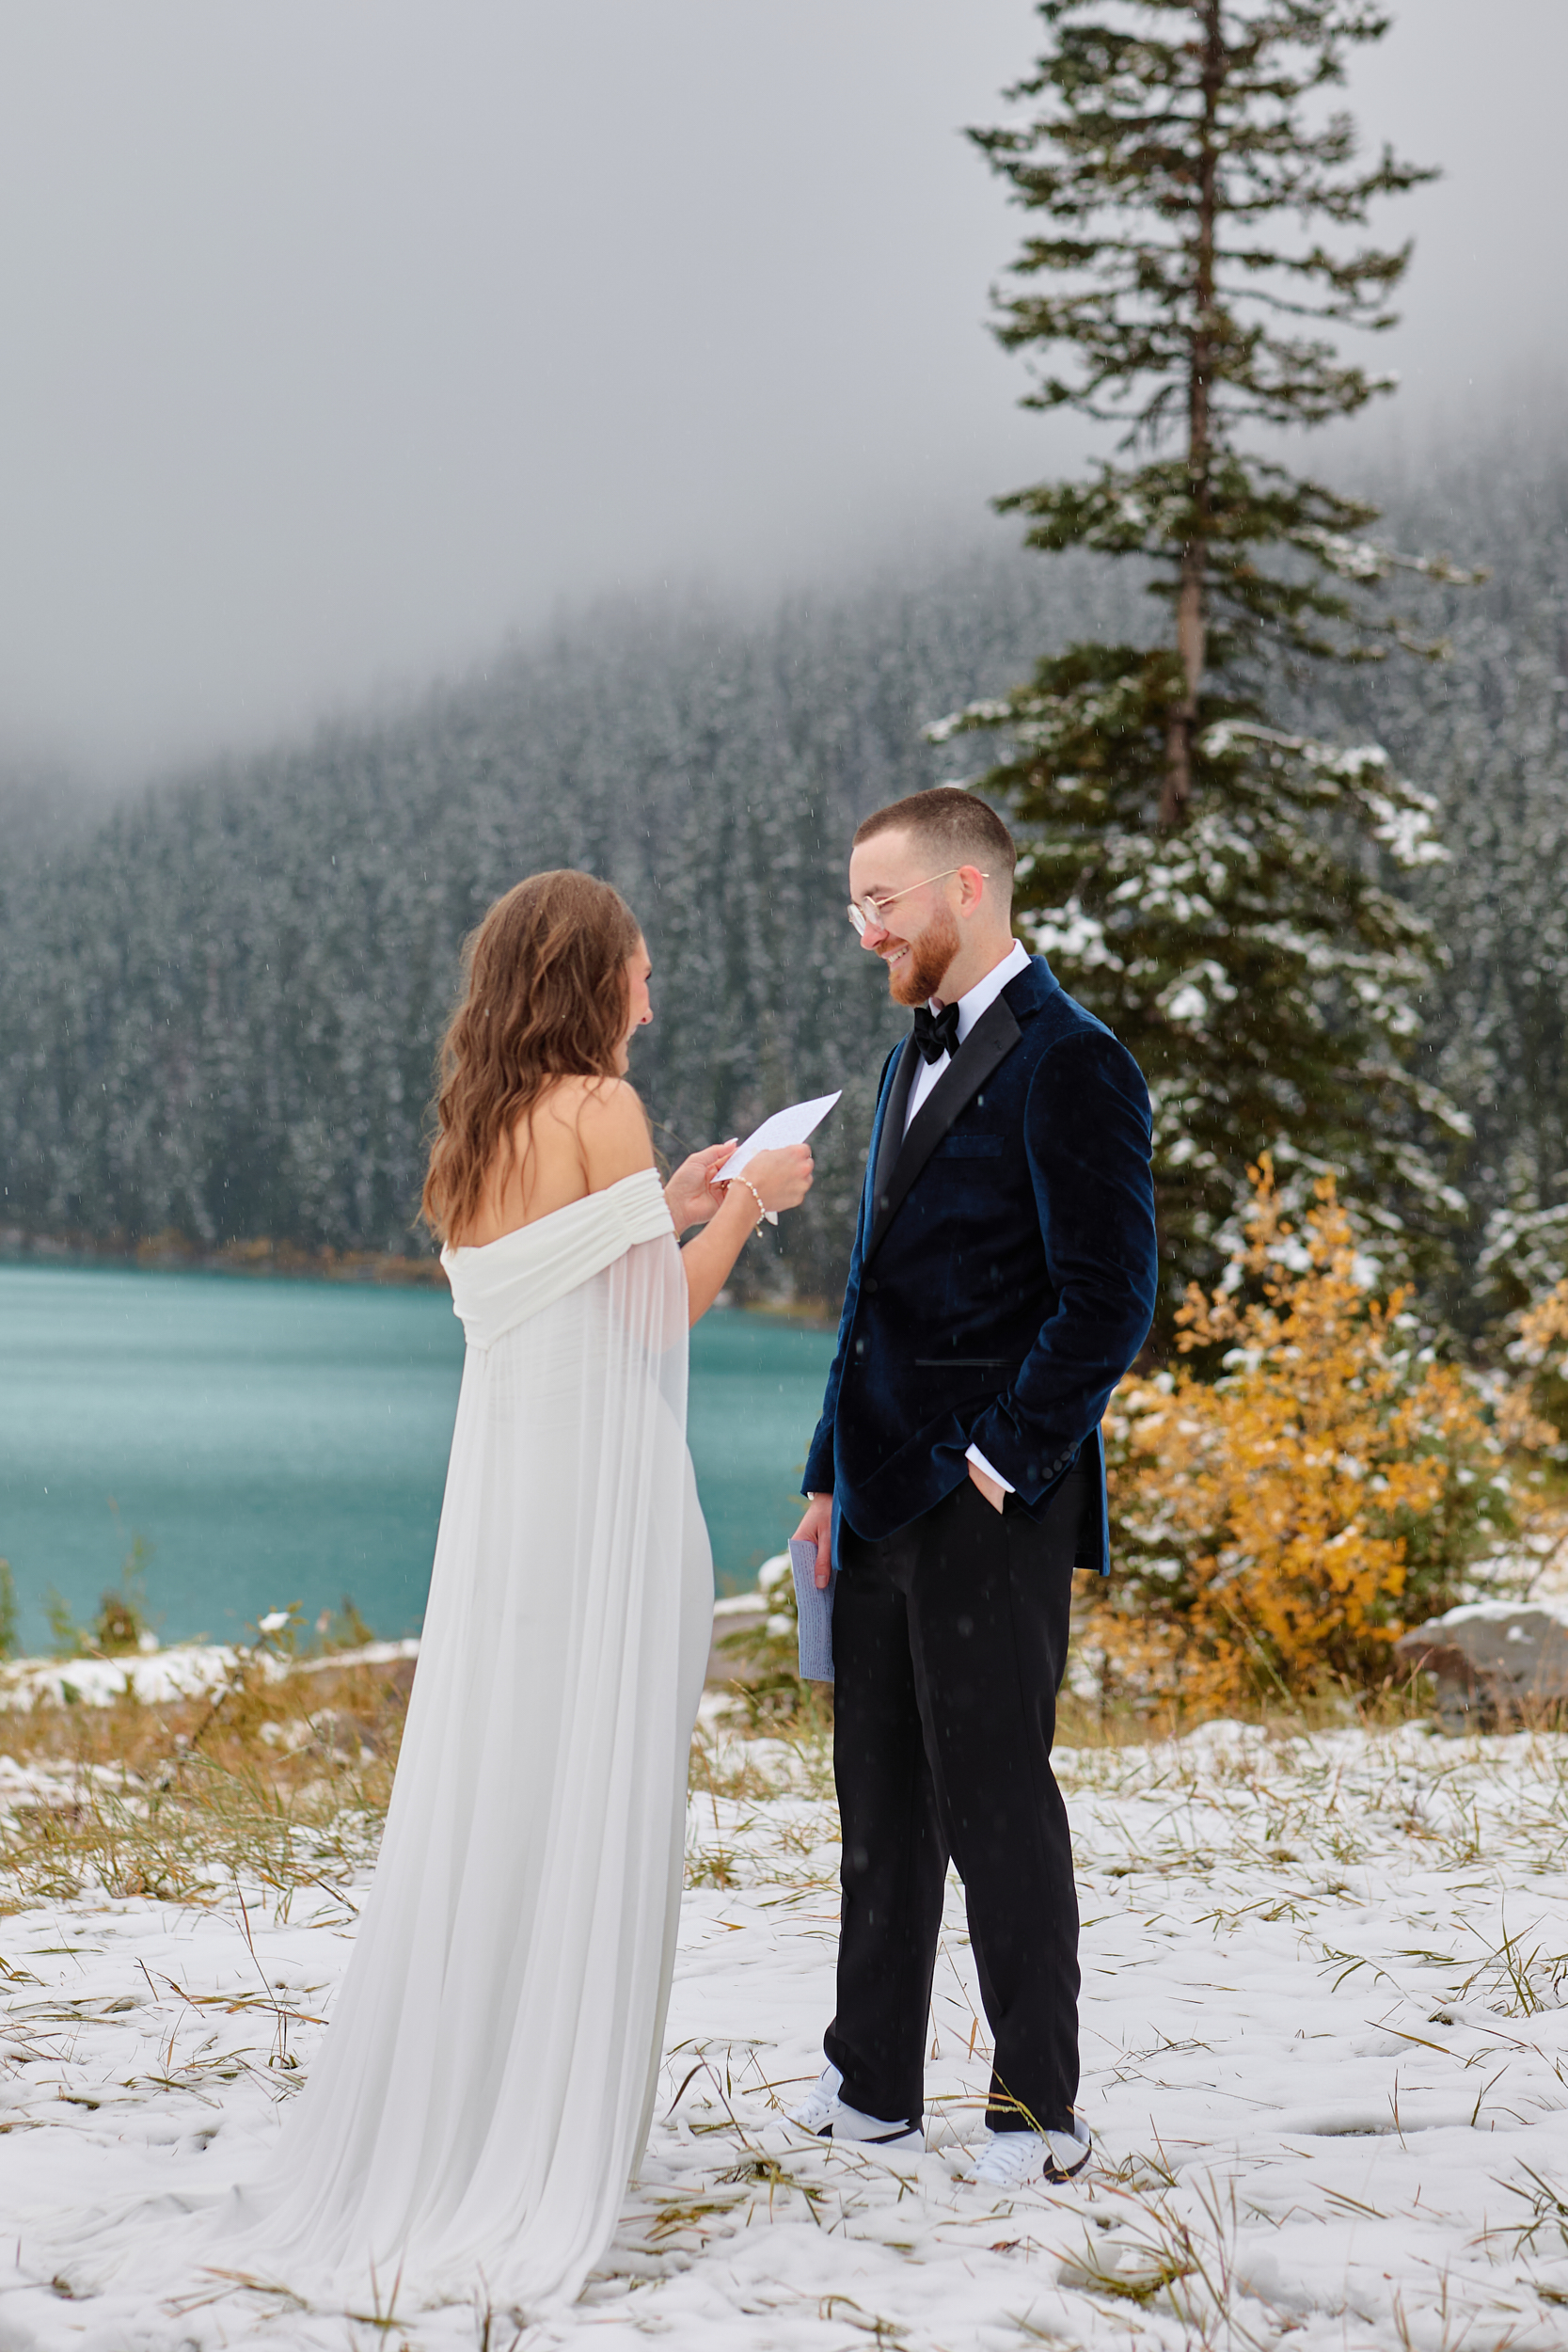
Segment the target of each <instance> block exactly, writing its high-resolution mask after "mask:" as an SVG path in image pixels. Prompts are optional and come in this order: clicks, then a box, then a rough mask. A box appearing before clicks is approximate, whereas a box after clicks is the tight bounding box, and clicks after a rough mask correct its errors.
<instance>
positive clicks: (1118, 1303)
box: [802, 956, 1156, 1572]
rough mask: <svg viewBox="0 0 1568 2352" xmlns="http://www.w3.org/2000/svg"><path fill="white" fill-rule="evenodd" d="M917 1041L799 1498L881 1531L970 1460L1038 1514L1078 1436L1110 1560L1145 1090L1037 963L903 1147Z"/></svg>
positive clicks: (884, 1113) (887, 1097) (891, 1065)
mask: <svg viewBox="0 0 1568 2352" xmlns="http://www.w3.org/2000/svg"><path fill="white" fill-rule="evenodd" d="M919 1066H920V1062H919V1055H918V1053H917V1050H916V1048H915V1045H914V1042H913V1040H912V1038H911V1039H910V1040H908V1041H906V1042H905V1043H904V1044H903V1045H902V1046H900V1047H895V1050H894V1052H893V1053H892V1054H891V1055H890V1056H889V1057H888V1061H887V1064H886V1066H885V1068H884V1069H883V1072H882V1084H881V1091H880V1094H879V1100H878V1104H877V1117H876V1120H875V1122H874V1124H873V1127H872V1131H871V1152H870V1157H869V1159H868V1161H867V1165H866V1179H865V1187H864V1190H863V1194H862V1197H861V1211H860V1221H859V1224H858V1226H857V1228H856V1232H855V1247H854V1252H853V1254H852V1256H851V1258H850V1261H849V1281H848V1288H847V1291H846V1293H845V1299H844V1313H843V1316H842V1318H841V1320H840V1323H839V1328H838V1352H837V1354H836V1355H835V1357H834V1359H833V1365H832V1371H831V1373H830V1374H829V1375H828V1391H827V1398H826V1401H825V1403H824V1405H823V1407H822V1419H821V1421H820V1422H818V1424H817V1428H816V1436H815V1438H813V1440H812V1445H811V1452H810V1454H809V1455H808V1457H807V1461H806V1470H805V1477H804V1479H803V1481H802V1486H803V1487H804V1489H805V1490H806V1491H807V1492H810V1493H819V1494H825V1493H828V1492H830V1491H831V1492H832V1496H833V1502H834V1526H835V1534H836V1527H837V1521H838V1518H839V1517H840V1516H842V1517H843V1518H847V1520H848V1522H849V1524H850V1526H851V1527H852V1528H853V1529H854V1530H855V1532H856V1534H860V1535H863V1536H866V1537H868V1538H872V1539H875V1538H877V1537H879V1536H883V1535H890V1534H893V1533H894V1531H895V1529H896V1528H899V1527H902V1526H904V1525H906V1524H907V1523H908V1521H910V1520H911V1519H913V1518H919V1516H920V1515H921V1513H923V1512H925V1511H929V1510H930V1509H931V1508H932V1507H933V1505H934V1504H936V1503H938V1502H941V1501H942V1497H943V1495H945V1494H949V1493H951V1492H952V1490H953V1489H954V1487H956V1486H959V1485H960V1484H961V1483H962V1481H963V1480H964V1479H965V1478H967V1477H968V1475H969V1465H968V1461H967V1459H966V1454H967V1451H968V1448H969V1447H970V1446H971V1445H975V1446H978V1448H979V1449H980V1452H981V1453H982V1454H984V1455H985V1456H986V1458H987V1460H988V1461H990V1463H991V1464H992V1465H993V1466H994V1467H995V1468H996V1469H997V1470H1000V1471H1001V1473H1002V1475H1003V1476H1004V1478H1006V1479H1008V1480H1009V1481H1010V1482H1011V1484H1012V1486H1014V1488H1015V1489H1016V1493H1015V1494H1014V1495H1013V1496H1010V1497H1009V1498H1008V1501H1007V1508H1008V1510H1009V1511H1012V1510H1023V1511H1025V1512H1027V1513H1028V1514H1029V1516H1030V1517H1031V1518H1040V1517H1041V1516H1042V1515H1043V1513H1044V1511H1045V1508H1046V1506H1047V1504H1048V1503H1049V1502H1050V1500H1051V1497H1052V1495H1053V1493H1054V1491H1055V1489H1056V1487H1057V1486H1059V1485H1060V1484H1061V1481H1062V1479H1063V1478H1064V1477H1065V1476H1066V1475H1067V1472H1068V1470H1069V1469H1070V1468H1071V1466H1072V1464H1073V1463H1074V1462H1075V1461H1076V1460H1077V1458H1078V1454H1079V1450H1080V1448H1081V1447H1083V1446H1084V1445H1085V1443H1087V1444H1091V1445H1092V1446H1093V1447H1094V1451H1095V1457H1096V1460H1097V1462H1098V1464H1099V1469H1100V1488H1101V1509H1100V1513H1099V1518H1098V1531H1097V1530H1096V1528H1094V1527H1089V1528H1086V1529H1085V1534H1084V1536H1083V1537H1082V1538H1081V1539H1080V1547H1079V1565H1081V1566H1083V1567H1090V1568H1098V1569H1100V1570H1101V1571H1102V1572H1103V1571H1104V1570H1105V1569H1107V1568H1108V1567H1109V1565H1110V1549H1109V1536H1108V1531H1107V1526H1106V1518H1105V1508H1104V1459H1103V1450H1102V1448H1101V1442H1100V1422H1101V1415H1102V1414H1103V1412H1104V1410H1105V1406H1106V1405H1107V1403H1108V1402H1109V1400H1110V1396H1111V1392H1112V1391H1113V1390H1114V1389H1115V1387H1116V1385H1117V1381H1118V1380H1119V1379H1120V1378H1121V1376H1122V1375H1123V1373H1124V1372H1126V1370H1127V1369H1128V1367H1129V1365H1130V1364H1131V1363H1132V1360H1133V1359H1134V1358H1135V1357H1136V1355H1137V1353H1138V1350H1139V1349H1140V1347H1142V1345H1143V1343H1144V1341H1145V1339H1146V1338H1147V1337H1148V1327H1149V1324H1150V1322H1151V1320H1152V1317H1153V1312H1154V1289H1155V1274H1156V1262H1155V1241H1154V1190H1153V1184H1152V1182H1151V1180H1150V1175H1149V1111H1148V1089H1147V1088H1146V1087H1145V1085H1144V1082H1143V1077H1142V1074H1141V1073H1140V1072H1139V1069H1138V1066H1137V1064H1136V1062H1135V1061H1134V1060H1133V1059H1132V1055H1131V1054H1129V1053H1128V1051H1127V1049H1126V1047H1125V1046H1123V1045H1121V1044H1119V1043H1118V1042H1117V1039H1116V1038H1114V1037H1113V1036H1112V1034H1111V1032H1110V1030H1109V1029H1107V1028H1106V1027H1105V1026H1104V1025H1103V1023H1102V1022H1100V1021H1097V1020H1096V1019H1095V1017H1094V1015H1093V1014H1092V1013H1090V1012H1086V1011H1085V1009H1084V1008H1083V1006H1082V1005H1080V1004H1076V1003H1075V1002H1074V1001H1073V999H1072V998H1071V997H1070V996H1069V995H1068V994H1067V993H1066V991H1065V990H1064V989H1063V987H1062V985H1061V982H1060V981H1059V980H1058V979H1057V978H1056V977H1055V975H1054V973H1053V971H1052V969H1051V967H1050V965H1049V964H1048V963H1047V962H1046V961H1045V960H1044V958H1043V957H1040V956H1037V957H1036V958H1035V959H1034V960H1033V961H1032V962H1031V964H1030V967H1029V969H1028V971H1027V972H1021V973H1019V974H1018V976H1017V977H1016V978H1014V979H1011V980H1009V981H1008V983H1007V985H1006V988H1005V989H1004V990H1003V991H1002V993H1001V994H1000V995H999V996H998V997H997V998H996V999H995V1001H994V1002H993V1003H992V1004H991V1005H990V1007H989V1008H988V1009H987V1010H986V1011H985V1012H984V1013H982V1014H981V1016H980V1018H979V1020H978V1021H977V1022H976V1023H975V1025H974V1028H973V1029H972V1030H971V1031H970V1033H969V1035H968V1037H967V1038H966V1039H965V1040H964V1042H963V1044H962V1045H961V1046H960V1047H959V1049H958V1053H957V1054H956V1055H955V1056H954V1057H953V1058H952V1059H951V1060H950V1061H949V1062H948V1064H947V1067H946V1069H945V1070H944V1071H943V1073H942V1077H941V1078H940V1079H939V1080H938V1082H937V1085H936V1086H935V1088H934V1089H932V1091H931V1093H930V1094H929V1095H928V1096H927V1100H926V1102H925V1103H924V1104H922V1106H921V1108H920V1110H919V1111H918V1112H917V1114H916V1115H915V1118H914V1120H913V1121H912V1122H911V1127H910V1131H909V1134H908V1136H904V1132H903V1131H904V1120H905V1116H906V1113H907V1111H908V1108H909V1098H910V1088H911V1085H912V1083H913V1080H914V1074H915V1072H916V1071H917V1070H918V1068H919Z"/></svg>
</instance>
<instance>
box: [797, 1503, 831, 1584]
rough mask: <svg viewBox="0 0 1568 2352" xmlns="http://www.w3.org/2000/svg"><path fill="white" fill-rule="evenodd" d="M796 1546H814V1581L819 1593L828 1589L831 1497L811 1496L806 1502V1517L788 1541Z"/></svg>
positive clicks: (829, 1575)
mask: <svg viewBox="0 0 1568 2352" xmlns="http://www.w3.org/2000/svg"><path fill="white" fill-rule="evenodd" d="M790 1540H791V1541H792V1542H794V1543H797V1544H815V1545H816V1575H815V1579H814V1581H815V1582H816V1589H817V1591H818V1592H819V1593H825V1592H826V1591H827V1589H828V1579H829V1578H830V1577H831V1576H832V1572H833V1499H832V1495H812V1496H810V1497H809V1498H808V1500H807V1502H806V1516H805V1518H803V1519H802V1520H801V1521H800V1526H799V1527H798V1528H797V1529H796V1530H795V1534H794V1535H793V1536H792V1537H791V1539H790Z"/></svg>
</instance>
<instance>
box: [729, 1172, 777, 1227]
mask: <svg viewBox="0 0 1568 2352" xmlns="http://www.w3.org/2000/svg"><path fill="white" fill-rule="evenodd" d="M730 1183H731V1184H744V1185H745V1187H746V1189H747V1191H748V1192H749V1193H750V1194H751V1196H752V1200H754V1201H755V1202H756V1204H757V1221H756V1227H755V1230H756V1232H759V1233H760V1232H761V1231H762V1229H763V1226H764V1224H765V1223H766V1221H767V1217H768V1211H767V1209H766V1208H765V1207H764V1206H763V1199H762V1195H761V1193H760V1192H758V1190H757V1188H756V1186H755V1184H752V1180H751V1178H750V1177H749V1176H732V1177H731V1178H730Z"/></svg>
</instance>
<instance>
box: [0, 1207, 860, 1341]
mask: <svg viewBox="0 0 1568 2352" xmlns="http://www.w3.org/2000/svg"><path fill="white" fill-rule="evenodd" d="M0 1265H63V1266H127V1267H132V1268H134V1269H135V1271H136V1272H137V1273H141V1274H243V1275H248V1276H251V1277H252V1278H254V1279H259V1280H266V1279H269V1278H270V1279H279V1278H280V1279H285V1280H288V1281H293V1282H363V1283H372V1284H374V1283H379V1284H382V1285H386V1286H388V1287H391V1288H395V1289H415V1290H437V1291H444V1290H445V1289H446V1287H447V1278H446V1275H445V1273H444V1272H443V1270H442V1266H441V1261H440V1259H439V1258H438V1257H436V1256H435V1255H432V1256H430V1257H404V1256H402V1255H400V1254H399V1253H398V1252H397V1251H395V1250H390V1249H332V1248H325V1247H324V1248H320V1249H307V1248H304V1247H303V1246H302V1245H301V1244H300V1243H298V1242H291V1241H233V1242H220V1243H216V1244H214V1245H209V1244H207V1243H204V1242H193V1241H192V1240H191V1239H190V1238H189V1236H188V1235H186V1234H184V1233H174V1232H168V1233H158V1234H153V1235H149V1236H144V1237H143V1238H142V1239H141V1240H140V1241H129V1240H125V1239H119V1238H116V1239H110V1240H104V1239H103V1238H102V1237H101V1236H98V1235H94V1234H87V1233H77V1232H70V1231H67V1232H64V1233H38V1232H31V1231H29V1229H28V1228H27V1227H25V1226H22V1225H0ZM721 1304H722V1305H724V1306H726V1307H731V1308H733V1309H734V1311H736V1313H738V1314H749V1315H763V1316H766V1317H767V1318H768V1321H769V1322H771V1323H776V1324H780V1325H783V1326H784V1327H793V1328H795V1329H799V1330H801V1331H834V1330H836V1329H837V1327H838V1311H837V1309H836V1308H834V1307H832V1305H830V1303H829V1301H828V1300H827V1299H825V1298H792V1299H771V1298H748V1299H744V1300H741V1299H729V1298H724V1299H722V1300H721Z"/></svg>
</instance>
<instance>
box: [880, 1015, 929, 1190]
mask: <svg viewBox="0 0 1568 2352" xmlns="http://www.w3.org/2000/svg"><path fill="white" fill-rule="evenodd" d="M919 1068H920V1054H919V1051H918V1049H917V1047H916V1045H915V1042H914V1040H913V1038H906V1039H905V1040H904V1046H903V1051H902V1052H901V1053H900V1055H899V1057H898V1066H897V1068H896V1069H895V1072H894V1073H893V1083H892V1085H891V1086H890V1087H889V1089H888V1094H887V1108H886V1110H885V1111H884V1112H883V1114H882V1127H881V1133H880V1134H879V1136H878V1137H877V1174H876V1178H875V1181H874V1182H873V1184H872V1187H871V1222H872V1226H873V1229H875V1227H876V1226H877V1224H878V1223H879V1220H880V1217H881V1214H882V1199H883V1195H884V1194H885V1193H886V1191H887V1188H888V1186H889V1184H892V1182H893V1171H894V1169H895V1168H896V1166H897V1165H898V1154H899V1152H900V1151H901V1150H902V1149H903V1143H904V1120H905V1118H906V1116H907V1115H908V1112H909V1107H910V1089H911V1087H912V1086H913V1084H914V1073H915V1072H916V1071H917V1070H918V1069H919Z"/></svg>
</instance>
